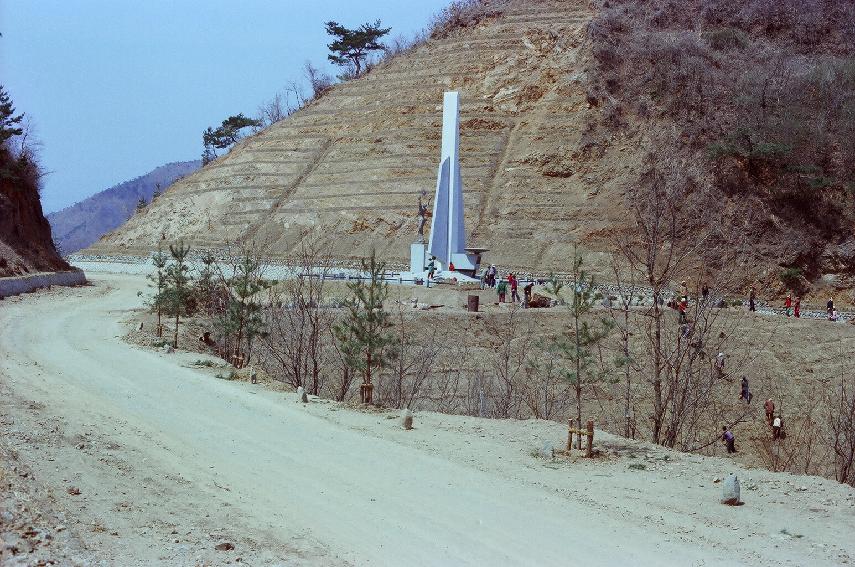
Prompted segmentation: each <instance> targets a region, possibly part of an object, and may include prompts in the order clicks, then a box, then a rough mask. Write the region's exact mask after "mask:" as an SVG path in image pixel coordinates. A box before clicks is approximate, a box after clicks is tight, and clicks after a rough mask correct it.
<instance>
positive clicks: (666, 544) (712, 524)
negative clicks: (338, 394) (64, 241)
mask: <svg viewBox="0 0 855 567" xmlns="http://www.w3.org/2000/svg"><path fill="white" fill-rule="evenodd" d="M93 279H94V282H95V285H94V286H92V287H86V288H77V289H54V290H51V291H48V292H45V293H42V294H33V295H27V296H23V297H21V298H16V299H14V300H7V301H4V302H2V303H0V350H2V354H3V356H2V361H0V378H2V381H3V384H2V386H0V387H2V391H0V398H2V401H0V414H2V416H3V418H4V423H9V424H11V425H9V426H8V427H9V430H8V431H5V432H4V434H5V435H6V439H7V440H9V442H11V443H13V444H14V445H15V446H16V448H17V450H18V452H19V454H20V455H21V458H22V459H24V460H26V461H27V464H28V465H29V466H30V467H32V469H33V471H34V472H35V474H36V475H38V476H39V477H40V478H41V479H42V481H43V483H44V485H45V486H46V487H47V488H46V489H47V490H51V491H53V492H54V496H55V498H56V499H57V500H59V501H61V502H62V503H63V505H64V506H65V507H66V508H67V510H68V514H69V516H70V517H71V518H73V521H74V524H75V526H74V527H75V529H76V530H77V532H78V533H79V534H80V536H81V538H82V539H83V540H84V544H85V545H86V546H88V547H89V548H91V549H93V550H94V551H95V552H96V553H97V554H98V555H99V556H101V557H102V558H103V559H104V560H105V561H106V563H107V564H115V565H151V564H163V565H196V564H213V565H221V564H226V563H227V562H232V563H234V562H235V561H236V560H237V558H240V559H241V562H244V563H247V564H252V565H275V564H282V565H285V564H287V565H316V564H320V565H337V564H353V565H398V564H404V563H410V564H413V565H568V564H579V565H581V564H584V565H617V564H623V565H626V564H629V565H731V564H756V565H776V566H781V565H805V564H811V565H832V564H839V563H841V562H843V561H849V560H850V559H849V558H850V556H852V557H855V555H853V552H855V543H853V540H852V538H851V534H852V533H853V531H852V530H853V528H855V514H853V511H855V496H853V492H852V490H851V489H848V488H846V487H842V486H840V485H837V484H836V483H833V482H830V481H825V480H822V479H817V478H808V477H793V476H789V475H775V474H772V473H768V472H765V471H745V470H741V469H739V468H738V467H736V466H735V465H733V464H732V463H730V462H728V461H726V460H725V459H718V458H702V457H697V456H691V455H680V454H677V453H672V452H668V451H665V450H661V449H658V448H653V447H649V446H647V445H645V444H641V443H633V442H629V441H624V440H618V439H615V438H612V437H609V436H607V435H605V434H603V435H600V437H599V438H600V441H599V443H598V444H599V445H600V446H601V448H602V449H603V450H604V451H605V452H606V453H607V454H608V455H609V456H608V457H607V458H602V459H597V460H577V461H576V462H572V463H570V462H567V461H564V460H554V461H552V460H548V459H540V458H536V457H534V456H532V454H531V453H532V450H534V449H536V448H538V447H541V446H542V445H543V443H544V441H551V442H553V443H554V444H555V445H556V446H558V445H560V443H561V440H562V439H563V436H564V428H563V427H562V426H561V425H559V424H554V423H549V422H539V421H498V420H481V419H475V418H466V417H456V416H446V415H440V414H430V413H418V414H417V416H416V429H415V430H413V431H403V430H401V429H400V428H399V427H398V425H397V420H394V419H388V418H390V417H392V416H394V415H395V414H394V413H389V414H384V413H367V412H357V411H353V410H348V409H345V408H343V407H341V406H339V405H337V404H334V403H326V402H322V401H316V402H314V403H310V404H308V405H303V404H299V403H296V400H295V397H294V396H293V395H283V394H281V393H276V392H273V391H270V390H265V389H263V388H262V387H260V386H258V385H250V384H246V383H239V382H229V381H225V380H218V379H215V378H212V377H211V376H210V374H209V373H205V372H202V371H200V370H197V369H193V368H189V367H188V366H187V365H188V364H189V362H190V361H192V360H195V359H196V358H198V355H190V354H181V353H177V354H163V353H160V352H154V351H148V350H145V349H141V348H138V347H135V346H132V345H129V344H127V343H126V342H124V341H122V339H121V337H122V336H123V335H124V334H125V333H126V328H125V325H124V324H123V323H122V322H121V321H122V320H123V319H124V318H125V317H126V312H127V311H128V310H129V309H133V308H136V307H139V306H140V305H141V302H142V300H141V298H139V297H138V296H137V291H144V290H145V289H146V287H145V282H144V280H142V279H141V278H138V277H134V276H96V277H94V278H93ZM630 465H635V466H633V467H632V468H630ZM729 472H736V473H737V474H738V475H739V477H740V479H741V480H742V483H743V499H744V500H745V501H746V504H745V505H744V506H740V507H727V506H723V505H721V504H719V503H718V499H719V497H720V493H721V489H720V486H721V485H720V484H715V483H714V478H715V477H722V476H724V475H726V474H727V473H729ZM69 487H74V488H77V489H79V491H80V494H79V495H71V494H68V492H67V489H68V488H69ZM218 544H232V545H234V549H231V550H225V551H220V550H217V549H215V546H217V545H218ZM221 547H223V546H221ZM225 547H228V546H227V545H226V546H225Z"/></svg>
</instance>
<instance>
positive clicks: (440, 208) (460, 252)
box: [428, 92, 480, 273]
mask: <svg viewBox="0 0 855 567" xmlns="http://www.w3.org/2000/svg"><path fill="white" fill-rule="evenodd" d="M428 253H429V254H430V255H431V256H434V257H436V259H437V260H438V261H439V263H440V265H441V266H442V269H443V270H448V269H449V265H450V264H454V269H455V270H459V271H464V272H468V271H471V272H473V273H474V272H475V271H476V270H477V269H478V264H479V260H480V258H479V255H478V254H467V253H466V230H465V227H464V224H463V180H462V179H461V177H460V93H457V92H447V93H445V96H444V98H443V105H442V153H441V154H440V161H439V170H438V173H437V179H436V195H435V196H434V200H433V218H432V219H431V223H430V242H429V243H428Z"/></svg>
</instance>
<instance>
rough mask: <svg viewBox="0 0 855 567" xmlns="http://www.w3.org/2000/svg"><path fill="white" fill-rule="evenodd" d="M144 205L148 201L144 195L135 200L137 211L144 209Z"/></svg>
mask: <svg viewBox="0 0 855 567" xmlns="http://www.w3.org/2000/svg"><path fill="white" fill-rule="evenodd" d="M146 205H148V203H147V202H146V200H145V197H140V199H139V201H137V207H136V210H137V212H140V211H142V210H143V209H145V207H146Z"/></svg>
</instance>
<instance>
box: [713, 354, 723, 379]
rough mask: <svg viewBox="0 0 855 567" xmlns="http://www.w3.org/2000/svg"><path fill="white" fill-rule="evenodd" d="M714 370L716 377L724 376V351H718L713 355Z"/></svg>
mask: <svg viewBox="0 0 855 567" xmlns="http://www.w3.org/2000/svg"><path fill="white" fill-rule="evenodd" d="M715 370H716V373H717V374H718V377H719V378H721V377H722V376H724V353H723V352H720V353H718V354H717V355H716V357H715Z"/></svg>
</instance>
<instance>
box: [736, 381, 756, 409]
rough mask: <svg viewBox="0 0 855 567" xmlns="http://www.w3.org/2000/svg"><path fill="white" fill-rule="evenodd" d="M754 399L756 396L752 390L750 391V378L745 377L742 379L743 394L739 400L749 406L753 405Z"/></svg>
mask: <svg viewBox="0 0 855 567" xmlns="http://www.w3.org/2000/svg"><path fill="white" fill-rule="evenodd" d="M753 397H754V394H752V393H751V390H749V389H748V378H746V377H745V376H743V377H742V392H741V393H740V394H739V398H740V399H742V400H745V401H746V402H748V403H749V404H750V403H751V398H753Z"/></svg>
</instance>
